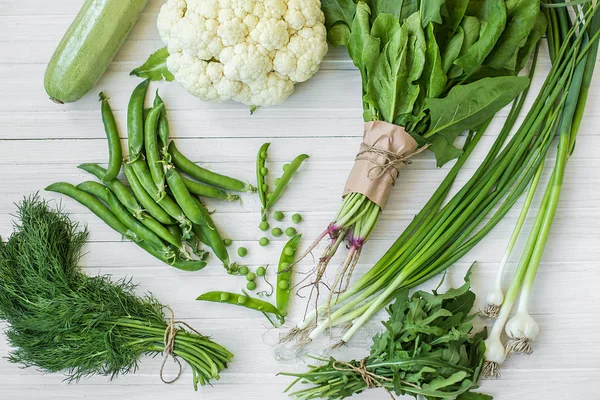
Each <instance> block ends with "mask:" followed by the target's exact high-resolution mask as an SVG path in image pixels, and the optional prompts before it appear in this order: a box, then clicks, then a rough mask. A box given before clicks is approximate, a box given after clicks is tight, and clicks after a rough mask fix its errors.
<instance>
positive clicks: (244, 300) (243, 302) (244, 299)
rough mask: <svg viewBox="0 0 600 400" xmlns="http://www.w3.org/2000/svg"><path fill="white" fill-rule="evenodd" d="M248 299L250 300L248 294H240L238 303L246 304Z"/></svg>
mask: <svg viewBox="0 0 600 400" xmlns="http://www.w3.org/2000/svg"><path fill="white" fill-rule="evenodd" d="M247 301H248V297H247V296H240V297H238V299H237V302H238V304H246V302H247Z"/></svg>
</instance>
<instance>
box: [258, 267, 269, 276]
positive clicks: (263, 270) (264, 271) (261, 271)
mask: <svg viewBox="0 0 600 400" xmlns="http://www.w3.org/2000/svg"><path fill="white" fill-rule="evenodd" d="M266 274H267V269H266V268H265V267H258V268H256V276H265V275H266Z"/></svg>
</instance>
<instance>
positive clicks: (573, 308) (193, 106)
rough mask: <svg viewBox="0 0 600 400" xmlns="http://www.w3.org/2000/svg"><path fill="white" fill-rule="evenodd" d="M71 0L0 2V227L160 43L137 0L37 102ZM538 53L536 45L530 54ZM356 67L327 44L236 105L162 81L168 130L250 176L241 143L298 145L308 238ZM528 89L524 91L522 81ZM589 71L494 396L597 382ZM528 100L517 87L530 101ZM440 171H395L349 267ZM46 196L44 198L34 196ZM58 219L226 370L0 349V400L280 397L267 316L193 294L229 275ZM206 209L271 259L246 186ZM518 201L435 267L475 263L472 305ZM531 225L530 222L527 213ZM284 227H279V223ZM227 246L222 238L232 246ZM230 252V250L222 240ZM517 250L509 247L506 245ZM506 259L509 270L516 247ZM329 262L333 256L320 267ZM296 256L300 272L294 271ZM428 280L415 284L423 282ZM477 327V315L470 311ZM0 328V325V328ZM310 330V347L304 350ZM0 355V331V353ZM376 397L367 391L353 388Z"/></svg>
mask: <svg viewBox="0 0 600 400" xmlns="http://www.w3.org/2000/svg"><path fill="white" fill-rule="evenodd" d="M82 3H83V0H77V1H75V0H54V1H47V0H27V1H17V0H0V93H1V97H0V200H1V201H0V234H1V235H2V236H4V237H6V236H8V235H9V234H10V232H11V220H12V217H11V215H10V214H11V213H14V211H15V207H14V205H13V203H14V202H17V201H19V200H20V199H21V198H22V197H23V196H25V195H27V194H29V193H32V192H35V191H40V190H42V189H43V188H44V187H45V186H46V185H47V184H49V183H52V182H55V181H69V182H72V183H78V182H80V181H83V180H87V179H91V178H90V176H88V175H86V174H85V173H84V172H82V171H80V170H78V169H77V168H76V166H77V165H78V164H80V163H83V162H98V163H104V162H106V159H107V145H106V139H105V136H104V132H103V129H102V124H101V122H100V112H99V104H98V101H97V94H98V92H99V91H100V90H104V91H105V92H106V93H107V94H108V95H109V96H110V97H111V104H112V106H113V109H114V110H115V114H116V117H117V119H118V123H119V125H120V127H121V128H122V132H123V133H124V121H125V116H126V112H125V107H126V104H127V100H128V96H129V94H130V92H131V90H132V89H133V87H134V86H135V85H136V84H137V83H138V82H139V81H138V80H137V79H134V78H131V77H129V76H128V72H129V71H130V70H132V69H133V68H134V67H136V66H138V65H140V64H141V63H142V62H143V61H144V60H145V59H146V57H147V55H149V54H150V53H151V52H153V51H154V50H156V49H158V48H159V47H161V43H160V40H159V39H158V34H157V32H156V28H155V20H156V15H157V12H158V9H159V7H160V4H161V3H162V1H161V0H151V1H150V4H149V6H148V7H147V9H146V11H145V13H144V14H143V16H142V17H141V18H140V21H139V23H138V24H137V26H136V27H135V29H134V30H133V32H132V34H131V36H130V38H129V40H128V41H127V43H126V44H125V45H124V47H123V49H122V50H121V52H120V53H119V55H118V56H117V58H116V60H115V61H114V62H113V64H112V65H111V67H110V69H109V71H108V73H107V74H106V75H105V76H104V78H103V79H102V81H101V82H100V84H99V85H98V87H97V88H96V89H95V90H94V91H93V92H92V93H90V94H89V95H88V96H86V97H85V98H84V99H82V100H81V101H78V102H76V103H74V104H69V105H63V106H59V105H56V104H54V103H52V102H51V101H50V100H48V98H47V96H46V93H45V92H44V88H43V75H44V70H45V67H46V63H47V61H48V60H49V59H50V56H51V55H52V52H53V50H54V48H55V46H56V45H57V43H58V41H59V40H60V38H61V37H62V35H63V33H64V32H65V30H66V29H67V27H68V26H69V24H70V23H71V21H72V19H73V17H74V15H75V14H76V12H77V11H78V9H79V7H80V6H81V4H82ZM544 56H545V53H544ZM548 69H549V65H548V61H547V60H546V59H545V58H542V60H541V62H540V67H539V73H538V74H537V76H536V79H535V82H534V87H535V88H538V87H539V86H540V83H541V80H542V79H543V77H544V75H545V73H546V72H547V71H548ZM359 85H360V80H359V74H358V73H357V72H356V71H355V70H354V68H353V66H352V64H351V62H350V61H349V59H347V57H346V55H345V52H344V50H339V49H333V50H331V51H330V54H329V55H328V56H327V58H326V60H325V62H324V63H323V65H322V69H321V71H320V72H319V73H318V74H317V75H316V76H315V77H314V78H313V79H312V80H311V81H310V82H308V83H305V84H302V85H298V86H297V90H296V92H295V93H294V95H292V97H290V98H289V99H288V100H287V101H286V102H285V103H284V104H282V105H280V106H277V107H273V108H269V109H260V110H259V111H258V112H257V113H255V115H253V116H250V115H249V113H248V109H247V108H246V107H245V106H243V105H240V104H233V103H226V104H209V103H203V102H200V101H198V100H197V99H195V98H194V97H192V96H190V95H188V94H187V93H186V92H185V91H184V90H183V89H181V88H179V87H178V86H177V85H176V84H174V83H173V84H168V85H167V84H159V85H156V84H153V85H152V87H153V88H156V87H159V88H160V90H161V95H162V97H163V98H164V100H165V102H166V104H167V108H168V110H169V115H170V120H171V126H172V132H173V136H174V137H175V138H176V140H177V143H178V145H179V146H180V147H181V148H182V149H183V150H184V152H185V153H186V154H187V155H189V156H191V158H192V159H194V160H197V161H200V160H201V161H202V162H203V163H205V164H206V165H208V166H209V167H211V168H214V169H215V170H218V171H221V172H224V173H229V174H232V175H235V176H237V177H240V178H242V179H244V180H248V181H254V158H255V154H256V150H257V149H258V147H259V146H260V144H262V143H263V142H265V141H270V142H272V147H271V149H272V150H271V152H270V161H271V163H270V165H269V167H270V169H271V170H273V171H280V170H281V166H282V165H283V164H284V163H285V162H287V161H289V160H291V159H292V158H293V157H294V156H295V155H297V154H299V153H300V152H306V153H308V154H310V155H311V159H310V160H309V161H308V163H307V164H306V165H305V166H304V167H303V168H302V171H301V172H300V173H299V174H298V176H297V178H296V179H295V180H294V182H293V184H292V185H291V186H290V188H289V190H288V192H287V193H286V195H285V196H284V197H283V198H282V200H281V202H280V204H279V208H280V209H281V210H283V211H285V212H287V213H288V214H289V215H291V213H292V212H301V213H302V215H303V216H304V218H305V222H303V223H302V225H301V226H300V231H301V232H303V233H304V235H305V238H306V240H305V242H304V245H306V244H307V243H306V242H307V241H308V240H309V239H311V238H314V237H315V236H316V235H317V233H318V231H319V230H321V229H323V228H324V227H325V226H326V224H327V223H328V221H329V219H330V218H332V217H333V214H334V212H335V210H336V209H337V207H338V205H339V202H340V191H341V189H342V186H343V183H344V181H345V178H346V174H347V173H348V172H349V169H350V167H351V165H352V160H353V158H354V155H355V152H356V150H357V148H358V145H359V137H360V135H361V126H362V123H361V122H362V121H361V102H360V98H359V96H360V94H359V93H360V86H359ZM532 92H534V93H535V90H532ZM598 93H600V74H597V79H596V80H595V81H594V83H593V87H592V89H591V91H590V100H589V102H588V107H587V109H586V117H585V120H584V122H583V125H582V127H581V131H580V136H579V140H578V146H577V149H576V153H575V156H574V157H573V158H572V160H571V162H570V165H569V167H568V171H567V176H566V182H565V188H564V191H563V197H562V199H561V204H560V208H559V210H558V214H557V217H556V222H555V224H554V227H553V230H552V234H551V237H550V241H549V243H548V248H547V250H546V253H545V255H544V260H543V265H542V266H541V268H540V272H539V274H538V279H537V281H536V286H535V291H534V299H533V300H534V301H533V306H532V311H533V314H534V318H535V319H536V320H537V321H538V322H539V324H540V328H541V333H540V335H539V337H538V340H536V342H535V345H536V353H535V354H534V355H532V356H530V357H521V358H514V359H510V360H509V361H507V362H506V364H505V365H504V369H503V372H504V374H503V376H502V379H501V380H498V381H490V382H487V381H486V382H484V383H483V385H482V391H484V392H487V393H490V394H493V395H494V396H495V398H496V399H498V400H507V399H545V400H559V399H582V400H583V399H586V400H587V399H597V398H598V394H597V393H598V390H599V389H600V380H599V378H600V338H599V337H600V336H599V335H598V329H599V328H600V319H599V317H598V307H599V306H600V294H598V290H597V288H598V280H599V279H600V269H599V265H598V264H599V262H600V228H599V225H598V219H599V218H600V191H599V190H598V187H599V185H600V156H598V151H597V149H598V148H600V133H599V130H598V126H600V95H599V94H598ZM530 100H531V99H530ZM505 116H506V112H505V111H503V112H501V113H500V114H499V116H498V118H497V119H496V120H495V122H494V124H493V126H492V128H491V129H490V130H489V133H488V134H487V137H486V138H485V139H484V140H482V142H481V144H480V145H479V148H478V150H477V151H476V152H475V153H474V154H473V156H472V159H471V162H470V163H469V164H468V165H467V166H466V167H465V168H464V174H463V175H461V176H460V178H459V180H458V181H459V182H458V183H459V184H460V183H463V182H464V181H465V179H466V177H467V176H468V175H469V174H470V173H471V172H472V171H473V168H474V167H475V166H476V165H477V163H478V161H480V160H481V159H482V157H483V156H484V154H485V152H486V151H487V149H488V148H489V146H490V144H491V142H492V141H493V139H494V136H495V135H496V133H497V132H498V130H499V128H500V126H501V125H502V122H503V120H504V117H505ZM445 170H447V168H444V170H438V169H436V168H435V165H434V161H433V157H432V156H431V154H423V155H420V156H419V157H418V159H417V160H416V161H415V162H414V163H413V164H412V165H411V166H410V167H408V168H406V169H405V170H404V171H403V172H402V177H401V181H400V184H399V185H398V187H397V188H396V189H395V190H394V194H393V196H392V198H391V200H390V203H389V205H388V207H387V209H386V211H385V213H384V215H383V218H382V221H381V223H380V224H379V226H378V228H377V231H376V232H375V234H374V236H373V238H372V239H371V241H370V242H369V243H368V245H367V247H366V249H365V251H363V256H362V259H361V265H360V266H359V268H358V271H357V272H356V274H362V273H364V272H365V271H366V270H367V269H368V268H369V267H370V266H371V265H372V264H373V263H374V262H375V261H377V259H378V258H379V257H380V256H381V255H382V254H383V252H384V251H385V250H386V249H387V248H388V247H389V246H390V245H391V243H392V242H393V240H394V239H395V238H396V237H397V236H398V235H399V234H400V233H401V231H402V229H403V228H404V227H405V226H406V225H407V224H408V222H409V221H410V218H411V217H412V216H413V215H414V214H415V213H416V212H417V211H418V210H419V208H420V206H422V205H423V204H424V202H425V201H426V200H427V198H428V196H429V195H430V194H431V193H432V192H433V190H434V189H435V188H436V186H437V184H438V183H439V182H440V181H441V180H442V179H443V177H444V175H445ZM43 195H44V196H45V197H47V198H57V199H58V198H59V196H56V195H54V194H49V193H43ZM62 200H63V202H64V204H65V206H66V208H67V209H68V210H69V211H70V212H71V213H72V217H73V218H74V219H76V220H78V221H81V222H82V223H85V224H88V225H89V228H90V231H91V237H90V242H89V244H88V246H87V250H88V252H89V253H88V254H87V255H86V256H85V258H84V259H83V261H82V265H83V267H84V268H85V270H86V271H87V272H88V273H90V274H97V273H101V274H112V275H113V276H114V277H115V279H116V278H122V277H126V276H127V277H133V279H134V281H135V282H138V283H139V284H140V287H139V290H140V292H144V291H150V292H152V293H153V294H154V295H156V296H157V297H158V298H159V299H160V300H161V301H162V302H164V303H166V304H170V305H171V306H172V307H173V309H174V310H175V312H176V314H177V317H178V318H180V319H185V320H187V321H188V322H190V323H191V324H192V325H194V326H195V327H197V328H198V329H199V330H201V331H202V332H204V333H206V334H209V335H213V337H214V339H215V340H217V341H218V342H219V343H221V344H223V345H225V346H227V347H228V348H229V349H230V350H232V351H233V352H234V353H235V358H234V360H233V362H232V363H231V365H230V368H229V369H228V370H227V371H226V372H224V373H223V374H222V377H221V380H220V381H219V382H217V383H215V386H214V387H210V386H209V387H206V388H202V389H200V393H195V392H194V391H193V389H192V386H191V372H190V371H189V369H185V370H184V374H183V376H182V377H181V379H180V380H179V381H178V382H177V383H175V384H173V385H170V386H167V385H164V384H162V383H161V382H160V380H159V378H158V369H159V365H160V360H159V359H144V360H143V361H142V363H141V368H140V369H139V371H137V373H136V374H131V375H129V376H125V377H120V378H118V379H116V380H114V381H112V382H108V381H107V379H106V378H103V377H94V378H91V379H87V380H83V381H81V382H79V383H78V384H72V385H68V384H66V383H64V382H62V379H63V377H62V376H61V375H46V376H44V375H42V374H41V373H39V372H37V371H36V370H34V369H20V368H18V367H17V366H16V365H13V364H10V363H9V362H8V361H7V360H6V359H5V358H2V359H0V399H18V400H29V399H48V398H50V399H66V398H73V399H80V398H87V399H108V398H113V397H114V398H122V399H144V400H147V399H163V398H177V399H199V398H203V399H207V400H208V399H234V398H244V399H249V400H253V399H285V398H286V396H285V395H284V394H282V391H283V389H284V388H285V387H286V385H287V384H289V382H290V381H291V380H290V379H287V378H285V377H277V376H276V374H277V373H278V372H280V371H301V370H303V369H304V368H305V367H304V361H303V359H302V358H301V357H298V356H297V354H294V353H293V352H291V351H289V350H287V349H282V348H280V346H278V345H276V342H277V340H276V339H277V337H278V335H279V332H278V331H276V330H273V329H269V328H268V327H267V323H266V320H265V319H264V318H263V317H262V315H260V314H254V313H253V312H251V311H247V310H244V309H239V308H237V307H231V306H226V305H219V304H210V303H199V302H196V301H194V299H195V297H196V296H198V295H199V294H201V293H203V292H205V291H208V290H232V291H236V290H239V288H240V287H242V285H243V284H244V280H243V278H236V277H230V276H227V275H226V274H225V272H224V270H223V269H222V268H221V267H220V266H219V265H218V263H217V262H215V261H214V260H213V261H212V262H211V265H210V266H209V267H207V268H206V269H205V270H203V271H202V272H199V273H185V272H180V271H178V270H175V269H173V268H169V267H168V266H166V265H162V264H161V263H160V262H158V261H156V260H154V259H153V258H152V257H150V256H148V255H147V254H145V253H144V252H143V251H141V250H140V249H138V248H137V247H136V246H135V245H133V244H131V243H126V242H121V241H120V237H119V235H118V234H116V233H115V232H113V231H111V230H110V229H109V228H108V227H107V226H105V225H104V224H103V223H101V222H100V221H99V220H98V219H97V218H96V217H95V216H93V215H91V214H90V213H89V212H88V211H87V210H85V209H84V208H83V207H81V206H79V205H78V204H76V203H75V202H74V201H72V200H70V199H64V198H63V199H62ZM210 205H211V207H212V206H214V207H215V208H216V209H217V213H216V214H215V220H216V221H217V223H218V224H219V226H220V227H221V229H222V232H223V233H224V235H225V236H227V237H231V238H233V239H234V240H235V241H236V243H235V244H236V245H238V246H239V245H243V246H246V247H247V248H248V249H249V255H248V256H247V257H246V258H245V259H244V262H245V263H247V264H248V265H251V266H253V267H256V266H258V265H263V264H265V263H270V264H273V263H276V262H277V259H278V255H279V252H280V250H281V247H282V244H283V239H277V240H273V244H272V245H271V246H269V247H268V248H266V249H264V248H261V247H259V246H258V244H257V239H258V238H259V237H260V236H262V235H261V232H260V231H258V229H257V225H258V222H259V205H258V201H257V199H256V197H255V196H250V195H248V196H243V205H240V204H237V203H236V204H223V203H216V202H211V203H210ZM516 215H517V210H513V211H512V212H511V213H510V214H509V215H508V216H507V217H506V218H505V220H504V221H502V222H501V223H500V224H499V225H498V227H497V228H496V229H495V230H494V231H493V232H492V233H491V234H490V235H489V236H488V237H487V238H486V239H485V240H484V241H483V242H482V243H481V244H480V245H479V246H478V247H476V249H474V250H473V251H472V252H471V253H470V254H468V255H467V256H466V257H464V258H463V260H461V261H460V262H459V263H457V265H456V266H454V267H452V268H451V269H450V272H449V278H448V279H447V282H449V283H450V284H459V283H460V282H461V281H462V277H463V275H464V272H465V271H466V268H467V267H468V265H469V264H470V263H471V262H472V261H474V260H477V261H478V262H479V264H478V266H477V268H476V269H475V271H474V276H473V281H474V283H473V286H474V290H475V292H476V293H477V294H478V296H479V300H478V305H479V306H481V304H482V301H483V299H484V298H485V293H487V290H488V288H489V287H490V285H491V283H492V280H493V276H494V274H495V270H496V267H497V264H498V261H499V260H500V258H501V256H502V253H503V250H504V247H505V244H506V241H507V240H508V236H509V234H510V231H511V229H512V227H513V226H514V222H515V220H516ZM528 226H530V225H528ZM283 227H285V226H283ZM232 249H235V247H234V248H232ZM232 253H233V251H232ZM517 254H518V253H517ZM517 254H515V257H514V259H513V260H512V261H513V264H511V266H512V267H514V261H515V260H516V255H517ZM332 266H333V267H335V263H333V265H332ZM309 267H310V262H306V263H304V264H303V265H302V266H301V268H302V269H305V270H306V269H307V268H309ZM433 284H434V282H432V283H431V284H430V285H429V287H430V286H432V285H433ZM302 309H303V301H302V300H301V299H296V300H295V304H294V310H293V312H292V318H291V319H292V321H291V322H293V321H296V320H298V319H299V318H300V317H301V314H302ZM481 323H484V322H481ZM4 326H5V325H2V324H1V323H0V329H2V328H3V327H4ZM380 326H381V325H380V324H379V321H372V322H371V324H370V325H369V326H368V327H367V328H366V329H364V330H363V331H361V332H360V333H359V334H358V335H356V336H357V337H356V339H354V340H353V341H352V342H351V343H350V346H349V347H348V348H346V349H344V350H341V351H339V352H338V353H336V354H335V355H336V356H337V357H338V358H340V359H350V358H351V357H356V358H359V357H363V356H364V355H365V354H366V353H367V352H368V346H369V344H370V337H371V335H372V334H373V332H374V331H376V330H378V329H380ZM326 345H327V341H326V340H324V341H322V342H320V343H317V344H316V345H315V346H313V347H312V348H311V349H310V351H311V352H317V353H318V352H319V351H320V350H322V349H323V348H324V347H325V346H326ZM8 351H9V348H8V345H7V343H6V342H5V339H4V337H2V338H1V339H0V355H1V356H2V357H4V356H6V355H7V353H8ZM356 398H357V399H358V398H361V399H382V398H387V395H386V394H385V392H383V391H382V390H370V391H368V393H364V394H362V395H360V396H357V397H356Z"/></svg>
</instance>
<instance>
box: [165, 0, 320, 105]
mask: <svg viewBox="0 0 600 400" xmlns="http://www.w3.org/2000/svg"><path fill="white" fill-rule="evenodd" d="M324 20H325V19H324V16H323V13H322V12H321V9H320V2H319V0H167V2H166V3H165V4H164V5H163V6H162V8H161V10H160V13H159V16H158V21H157V25H158V30H159V33H160V37H161V39H162V40H163V42H165V44H166V45H167V48H168V50H169V54H170V55H169V57H168V59H167V68H168V69H169V71H171V73H172V74H173V76H174V77H175V80H176V81H177V82H179V84H180V85H181V86H183V87H184V88H185V89H187V90H188V91H189V92H190V93H192V94H193V95H195V96H197V97H199V98H201V99H202V100H207V101H214V102H221V101H226V100H230V99H233V100H236V101H241V102H243V103H246V104H249V105H254V106H268V105H274V104H278V103H281V102H282V101H284V100H285V99H286V98H287V97H288V96H289V95H290V94H291V93H292V92H293V91H294V85H295V84H296V82H303V81H306V80H307V79H309V78H310V77H311V76H312V75H313V74H314V73H315V72H317V70H318V69H319V65H320V64H321V62H322V61H323V57H324V56H325V53H326V52H327V43H326V32H325V26H324Z"/></svg>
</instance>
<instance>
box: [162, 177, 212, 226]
mask: <svg viewBox="0 0 600 400" xmlns="http://www.w3.org/2000/svg"><path fill="white" fill-rule="evenodd" d="M167 183H168V185H169V189H171V193H172V194H173V196H174V197H175V201H176V202H177V204H178V205H179V207H181V209H182V210H183V213H184V214H185V216H186V217H188V218H189V220H190V221H192V223H194V224H197V225H206V224H207V222H206V218H205V213H203V212H202V210H201V208H204V206H203V205H202V207H199V206H198V204H197V203H196V202H194V198H193V197H192V195H191V194H190V192H189V190H188V189H187V187H186V186H185V183H184V182H183V178H182V176H181V175H180V174H179V172H177V171H176V170H175V168H169V169H168V170H167Z"/></svg>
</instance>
